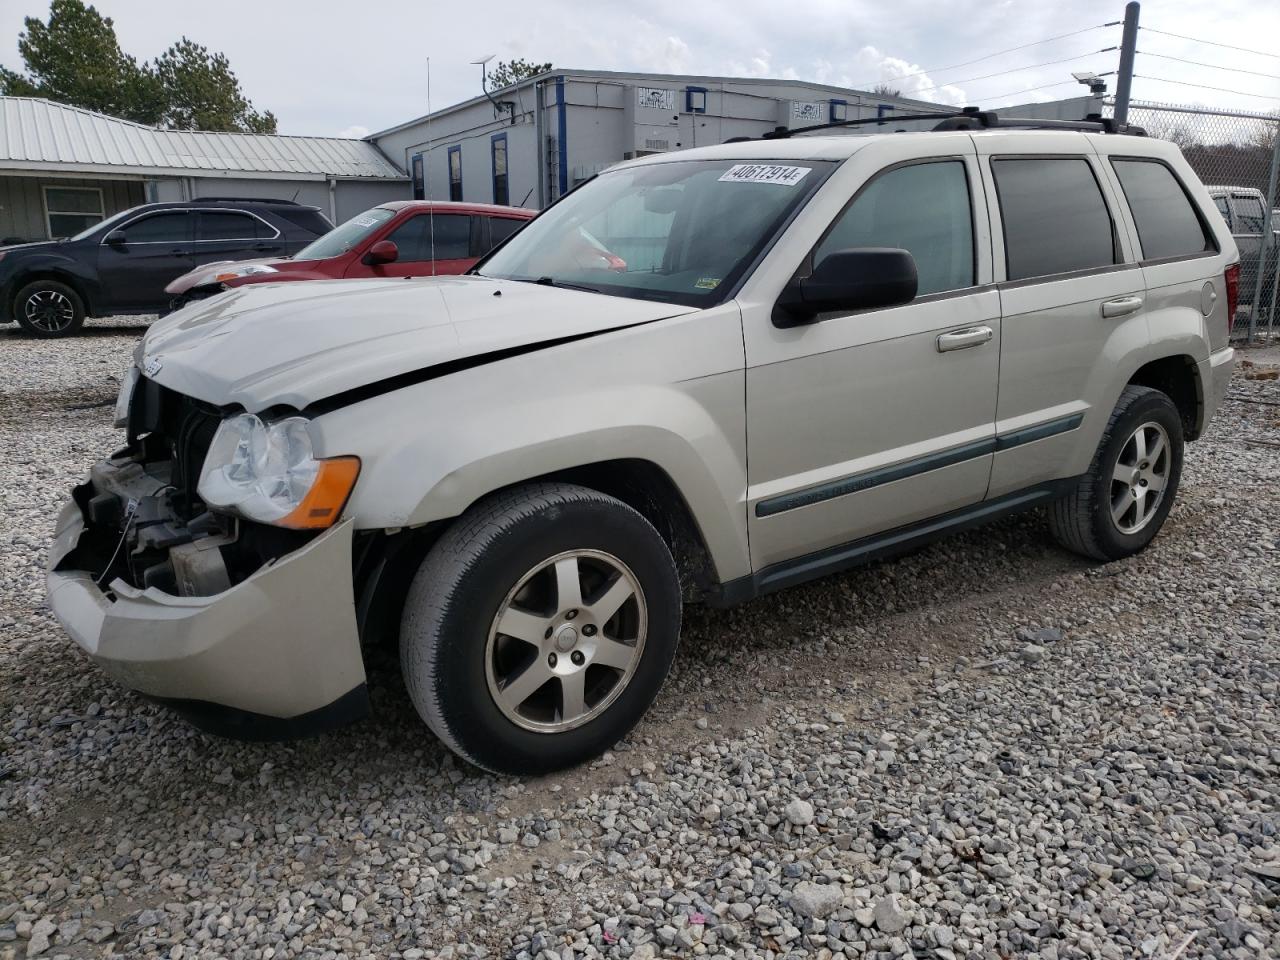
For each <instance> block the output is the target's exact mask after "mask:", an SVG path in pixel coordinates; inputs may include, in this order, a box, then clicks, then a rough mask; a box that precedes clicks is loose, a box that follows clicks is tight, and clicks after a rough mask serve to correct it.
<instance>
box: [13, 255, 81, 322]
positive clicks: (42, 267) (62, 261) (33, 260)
mask: <svg viewBox="0 0 1280 960" xmlns="http://www.w3.org/2000/svg"><path fill="white" fill-rule="evenodd" d="M48 276H53V277H55V278H57V279H61V280H63V281H64V282H70V283H71V285H72V286H74V287H75V288H76V290H78V291H79V292H80V294H81V296H83V297H84V299H85V309H86V310H87V311H88V312H89V313H90V314H92V313H93V312H94V310H95V308H96V306H97V305H98V303H99V302H100V300H101V299H102V297H101V293H102V287H101V285H100V284H99V283H98V278H97V275H96V274H95V273H94V271H93V270H91V269H90V268H89V267H88V266H86V265H85V264H83V263H81V262H80V261H79V260H77V259H75V258H73V257H68V256H66V255H65V254H60V253H53V252H49V253H39V254H32V255H29V256H25V257H22V258H21V259H19V260H18V262H16V263H14V264H13V265H12V266H11V267H10V268H9V272H8V273H7V276H6V277H5V279H4V281H3V284H2V286H3V290H4V303H3V304H2V305H0V310H4V311H6V315H10V314H11V313H12V309H13V298H14V297H16V296H17V295H18V291H19V290H21V289H22V288H23V287H24V286H26V285H27V284H28V283H29V282H30V281H31V280H33V279H36V278H38V277H48Z"/></svg>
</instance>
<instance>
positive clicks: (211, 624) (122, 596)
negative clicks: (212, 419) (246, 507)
mask: <svg viewBox="0 0 1280 960" xmlns="http://www.w3.org/2000/svg"><path fill="white" fill-rule="evenodd" d="M128 467H129V465H128V464H127V463H126V462H119V461H105V462H104V463H103V464H99V465H98V467H95V470H94V474H93V478H91V479H90V480H89V481H88V482H87V483H86V484H84V485H82V486H81V487H79V488H77V490H76V493H75V495H74V497H73V502H71V503H69V504H67V505H66V506H65V507H64V508H63V510H62V513H61V515H60V516H59V517H58V522H57V528H56V531H55V534H54V542H53V546H52V548H51V550H50V555H49V568H48V596H49V605H50V607H51V608H52V610H53V613H54V615H55V616H56V617H57V618H58V621H59V622H60V623H61V624H62V626H63V627H64V628H65V629H66V631H67V633H69V634H70V635H71V637H72V639H73V640H75V642H76V643H77V644H79V645H80V647H82V648H83V649H84V651H85V652H86V653H87V654H88V655H89V656H90V657H91V658H92V659H93V660H94V661H95V662H96V663H97V664H98V665H100V666H101V667H102V668H103V670H105V671H106V672H107V673H108V674H110V675H111V676H112V677H114V678H115V679H117V680H119V681H120V682H121V683H123V684H124V685H125V686H128V687H130V688H131V689H133V690H136V691H138V692H139V693H142V694H144V695H146V696H148V697H151V698H153V699H157V700H160V701H163V702H164V703H166V704H168V705H169V706H171V707H173V708H174V709H176V710H177V711H178V712H180V713H182V714H183V715H184V716H186V717H187V718H188V719H189V720H191V722H193V723H194V724H195V725H196V726H198V727H201V728H202V729H206V730H209V731H211V732H214V733H219V734H222V735H226V736H234V737H238V738H242V739H283V738H287V737H293V736H302V735H307V734H311V733H318V732H322V731H324V730H327V729H331V728H333V727H335V726H338V725H340V724H342V723H346V722H348V721H350V720H353V719H357V718H359V717H361V716H364V715H365V714H367V713H368V710H369V705H368V696H367V693H366V689H365V672H364V662H363V659H362V657H361V652H360V641H359V636H358V632H357V627H356V612H355V603H354V599H353V585H352V523H351V521H350V520H347V521H343V522H340V523H338V524H337V525H335V526H333V527H331V528H330V529H328V530H326V531H325V532H324V533H322V534H320V535H319V536H317V537H315V538H313V539H311V540H309V541H307V542H305V543H303V544H302V545H301V546H299V547H298V548H297V549H294V550H292V551H290V552H287V553H284V554H283V555H281V556H277V557H273V558H270V559H268V560H266V562H265V563H263V564H262V565H261V566H259V567H258V568H257V569H255V570H253V571H252V572H250V573H248V574H247V575H245V576H243V579H239V582H236V583H234V585H232V584H231V583H230V581H229V580H227V579H226V574H225V572H224V571H223V570H222V567H221V565H220V563H219V562H217V561H211V560H210V559H209V558H210V557H212V556H213V555H214V554H215V553H217V554H221V552H222V549H223V548H224V547H226V546H227V545H228V541H227V537H228V534H226V533H221V534H216V535H212V534H211V535H205V536H203V537H201V536H197V537H195V538H194V539H189V540H188V542H187V543H186V544H183V545H181V547H182V549H184V550H186V552H187V556H186V558H185V559H184V561H183V562H182V564H181V570H180V572H179V574H178V576H177V578H176V579H175V580H173V581H171V582H170V583H169V584H166V587H167V589H161V587H158V586H154V585H146V586H138V585H135V584H131V583H129V582H127V581H126V580H125V579H124V578H123V577H121V576H114V577H113V578H112V579H110V580H109V581H108V582H104V583H102V584H99V580H101V579H102V578H103V574H102V573H101V570H97V571H95V570H92V569H79V568H78V567H80V566H81V565H82V564H83V563H84V562H85V559H86V558H85V557H84V556H82V554H83V553H84V551H80V550H78V547H79V545H80V544H81V542H82V540H83V539H85V538H86V534H87V532H88V531H89V529H90V527H91V525H92V524H93V522H94V521H93V520H91V519H88V514H89V513H90V511H89V510H88V508H87V506H86V505H87V504H89V503H91V502H92V501H93V500H94V499H97V501H98V503H99V506H100V505H101V501H102V499H103V496H104V494H105V493H108V492H110V493H111V495H112V496H122V495H123V492H124V491H123V490H122V489H120V488H121V487H122V486H126V485H127V486H131V487H132V488H134V489H136V488H137V486H138V484H137V480H136V478H134V479H132V480H130V479H129V477H127V476H125V472H127V469H128ZM121 478H123V479H121ZM126 481H127V484H126ZM158 496H159V495H157V497H158ZM152 507H153V508H154V504H152ZM127 510H128V511H129V514H136V513H138V512H139V511H140V508H139V504H138V501H137V500H136V499H132V498H131V499H130V501H129V505H128V508H127ZM97 512H98V513H101V512H102V511H101V510H98V511H97ZM127 520H128V516H127V515H126V518H125V526H124V527H123V529H124V530H125V535H126V536H122V537H121V541H120V542H121V544H123V543H124V541H125V539H127V535H128V533H129V531H128V523H127ZM102 533H103V532H102V531H98V535H99V537H101V536H102ZM230 536H231V537H232V543H233V542H234V537H235V534H234V533H233V534H230ZM135 539H136V538H135ZM153 546H154V544H153ZM177 549H178V548H177V547H175V548H174V550H177ZM170 552H171V553H172V552H173V550H171V551H170ZM202 553H203V554H204V555H203V556H202V555H201V554H202ZM94 565H95V566H99V567H100V568H102V569H106V570H108V571H112V570H115V569H116V568H114V567H112V566H111V563H110V561H109V562H108V563H107V564H106V565H105V567H103V566H102V565H101V564H100V563H95V564H94ZM175 566H177V564H175ZM184 571H185V572H184ZM184 577H185V578H186V580H187V581H188V582H184ZM193 583H194V587H193ZM201 591H216V592H210V593H209V595H181V594H183V593H186V594H191V593H198V592H201Z"/></svg>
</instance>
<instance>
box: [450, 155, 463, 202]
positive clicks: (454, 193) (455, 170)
mask: <svg viewBox="0 0 1280 960" xmlns="http://www.w3.org/2000/svg"><path fill="white" fill-rule="evenodd" d="M449 199H450V200H461V199H462V145H461V144H459V145H458V146H456V147H450V148H449Z"/></svg>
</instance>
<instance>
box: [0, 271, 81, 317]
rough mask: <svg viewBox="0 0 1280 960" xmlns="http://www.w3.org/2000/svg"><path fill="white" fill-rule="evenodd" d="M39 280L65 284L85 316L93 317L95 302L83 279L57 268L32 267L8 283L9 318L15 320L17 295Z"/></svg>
mask: <svg viewBox="0 0 1280 960" xmlns="http://www.w3.org/2000/svg"><path fill="white" fill-rule="evenodd" d="M40 280H52V281H54V282H55V283H65V284H66V285H67V286H68V287H70V288H71V289H72V290H74V291H75V292H76V296H78V297H79V298H80V301H81V302H82V303H83V304H84V312H85V316H90V317H91V316H93V315H94V312H95V307H96V305H97V302H96V300H95V299H94V297H93V296H92V295H91V294H90V292H89V284H88V283H87V282H86V281H85V279H84V278H83V277H79V276H77V275H76V274H74V273H71V272H70V271H68V270H64V269H61V268H59V267H54V266H43V267H32V268H31V269H30V270H25V271H23V272H22V273H20V274H18V275H17V276H16V277H14V278H13V280H12V281H10V288H9V289H10V291H11V293H10V296H9V303H8V304H6V306H7V307H8V309H9V312H10V315H11V316H13V317H15V318H16V317H17V315H18V294H20V293H21V292H22V291H23V290H24V289H25V288H26V287H28V286H30V285H31V284H32V283H36V282H38V281H40Z"/></svg>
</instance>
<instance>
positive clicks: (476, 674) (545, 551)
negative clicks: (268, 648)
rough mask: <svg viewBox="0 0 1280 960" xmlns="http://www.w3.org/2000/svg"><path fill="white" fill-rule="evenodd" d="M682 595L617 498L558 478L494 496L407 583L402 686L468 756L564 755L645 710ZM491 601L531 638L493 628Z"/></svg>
mask: <svg viewBox="0 0 1280 960" xmlns="http://www.w3.org/2000/svg"><path fill="white" fill-rule="evenodd" d="M573 573H576V574H577V576H576V580H577V583H578V588H579V591H580V593H581V604H580V606H578V607H575V606H574V605H573V603H574V599H573V597H572V595H571V594H569V593H568V592H567V591H572V589H573V587H572V579H573V578H572V574H573ZM561 584H564V585H565V586H562V585H561ZM564 597H568V601H569V602H568V603H567V604H563V603H562V602H561V600H562V598H564ZM624 597H625V599H621V600H620V601H619V599H618V598H624ZM618 602H620V603H621V606H618V607H617V609H616V613H611V612H610V608H611V607H612V605H613V604H615V603H618ZM680 603H681V594H680V581H679V577H678V575H677V573H676V567H675V563H674V561H673V560H672V558H671V553H670V551H669V550H668V549H667V545H666V543H665V542H664V541H663V539H662V537H661V536H660V535H659V534H658V531H657V530H655V529H654V528H653V526H652V525H651V524H650V523H649V522H648V521H647V520H646V519H645V518H644V517H643V516H641V515H640V514H639V513H637V512H636V511H635V510H633V509H632V508H631V507H629V506H627V505H626V504H624V503H622V502H621V501H619V500H615V499H614V498H613V497H608V496H605V495H604V494H601V493H598V492H596V491H594V490H589V489H587V488H585V487H578V486H572V485H569V484H561V483H543V484H530V485H528V486H524V487H519V488H516V489H513V490H510V491H506V492H503V493H500V494H495V495H493V496H491V497H489V498H487V499H485V500H482V501H481V502H480V503H478V504H476V505H475V506H474V507H472V508H471V509H470V510H468V511H467V512H466V513H465V514H463V515H462V516H461V517H460V518H458V520H457V521H455V522H454V523H453V525H452V526H451V527H450V528H449V529H448V530H446V531H445V533H444V534H443V535H442V536H441V538H440V540H439V541H437V542H436V544H435V545H434V546H433V547H432V548H431V550H430V551H429V552H428V553H427V556H426V558H425V559H424V560H423V562H422V565H421V567H420V568H419V569H418V572H417V574H416V576H415V577H414V579H413V582H412V584H411V585H410V587H409V593H408V596H407V598H406V601H405V607H404V614H403V617H402V620H401V627H400V665H401V670H402V672H403V674H404V681H405V686H406V687H407V688H408V690H409V696H410V698H411V699H412V700H413V704H414V706H415V707H416V708H417V711H418V713H419V715H420V716H421V717H422V719H423V720H424V721H425V722H426V724H427V726H428V727H430V728H431V730H432V731H433V732H434V733H435V734H436V736H437V737H439V738H440V740H441V741H443V742H444V744H445V745H446V746H448V747H449V749H451V750H452V751H453V752H454V753H456V754H458V755H459V756H460V757H462V758H463V759H465V760H467V761H468V762H469V763H472V764H474V765H475V766H477V767H481V768H483V769H485V770H489V771H492V772H494V773H503V774H541V773H547V772H550V771H553V770H559V769H562V768H564V767H569V766H573V765H575V764H578V763H581V762H583V761H585V760H588V759H590V758H592V757H595V756H597V755H598V754H600V753H602V752H603V751H605V750H607V749H608V748H609V747H611V746H612V745H613V744H614V743H616V742H617V741H618V740H619V739H621V738H622V737H623V736H625V735H626V734H627V732H628V731H629V730H631V728H632V727H633V726H635V724H636V722H637V721H639V719H640V718H641V716H643V715H644V713H645V711H646V710H648V708H649V706H650V704H651V703H652V702H653V700H654V698H655V697H656V696H657V693H658V690H659V688H660V687H661V686H662V682H663V680H664V679H665V678H666V675H667V671H668V670H669V669H670V667H671V662H672V660H673V659H674V657H675V652H676V645H677V643H678V642H679V637H680V614H681V609H680ZM500 612H502V613H503V616H502V618H501V622H502V624H503V626H508V627H509V628H511V629H515V630H517V631H518V633H520V634H524V636H525V637H526V638H527V639H517V633H512V634H510V635H508V634H505V633H504V632H503V631H501V630H499V629H498V622H499V613H500ZM611 637H612V638H615V639H611ZM618 641H624V642H621V643H620V642H618ZM606 660H610V661H612V663H610V664H606V663H605V662H604V661H606ZM528 671H535V672H532V673H529V672H528ZM544 678H545V679H544ZM579 678H580V679H579ZM517 679H518V680H519V681H520V684H519V685H516V684H515V681H516V680H517ZM540 680H541V681H542V682H541V683H539V681H540ZM575 689H576V690H578V691H581V693H580V695H578V696H577V697H575V696H574V691H575ZM526 691H528V692H526ZM504 695H505V696H504ZM575 705H577V706H580V707H581V710H579V709H577V706H575ZM582 711H585V712H582Z"/></svg>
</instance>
